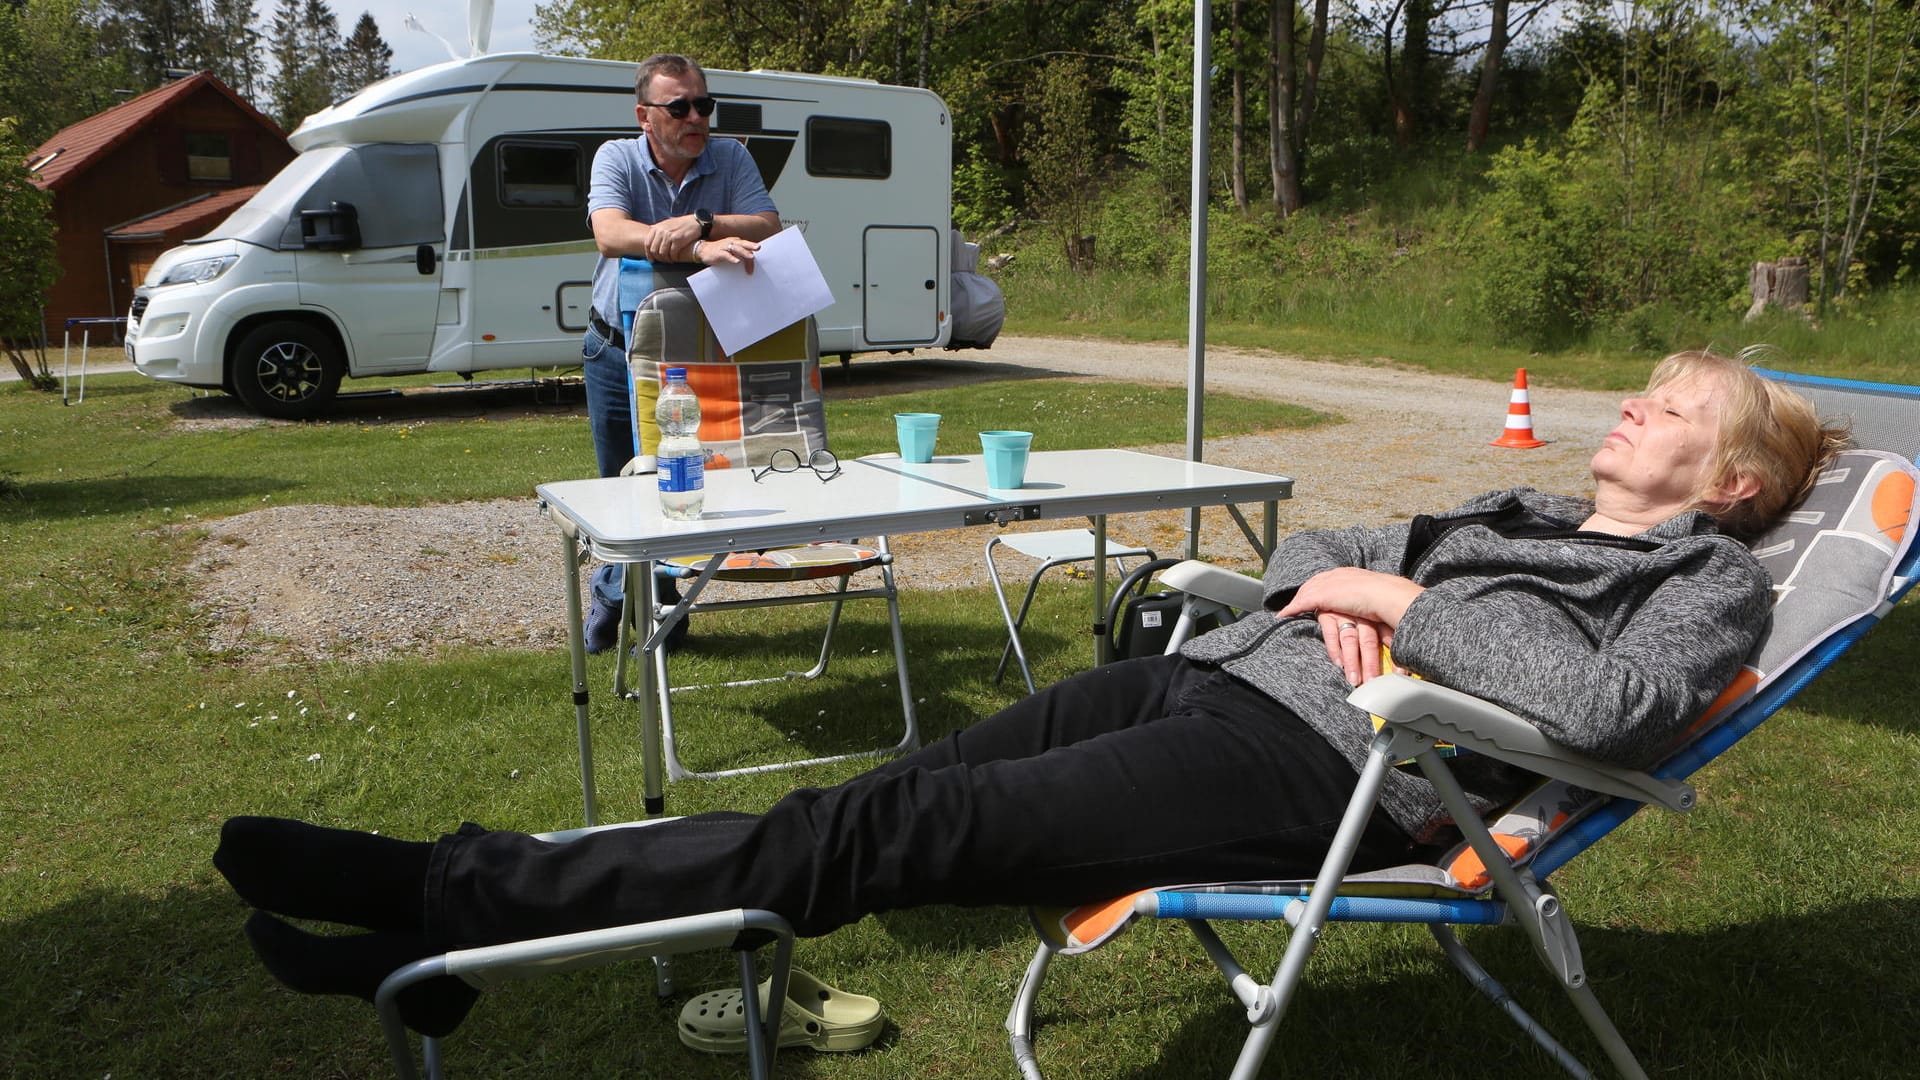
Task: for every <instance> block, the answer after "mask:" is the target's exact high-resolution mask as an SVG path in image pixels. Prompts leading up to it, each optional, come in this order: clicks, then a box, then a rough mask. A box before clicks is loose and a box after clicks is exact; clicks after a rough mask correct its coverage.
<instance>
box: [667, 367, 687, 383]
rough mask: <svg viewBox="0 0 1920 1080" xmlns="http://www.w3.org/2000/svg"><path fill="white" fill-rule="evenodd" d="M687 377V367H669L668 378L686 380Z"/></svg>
mask: <svg viewBox="0 0 1920 1080" xmlns="http://www.w3.org/2000/svg"><path fill="white" fill-rule="evenodd" d="M686 377H687V369H686V368H683V367H670V368H668V369H667V378H669V379H680V380H682V381H684V380H685V379H686Z"/></svg>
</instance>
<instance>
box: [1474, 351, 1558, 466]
mask: <svg viewBox="0 0 1920 1080" xmlns="http://www.w3.org/2000/svg"><path fill="white" fill-rule="evenodd" d="M1487 445H1489V446H1505V447H1508V448H1510V449H1513V450H1531V449H1533V448H1534V447H1536V446H1545V445H1547V444H1546V443H1544V442H1541V441H1540V440H1539V439H1536V438H1534V437H1533V410H1532V409H1531V408H1530V407H1529V406H1528V404H1527V369H1526V368H1519V369H1516V370H1515V371H1514V373H1513V396H1512V397H1510V398H1508V399H1507V427H1506V430H1504V431H1502V432H1501V433H1500V437H1499V438H1497V439H1495V440H1493V441H1492V442H1491V443H1488V444H1487Z"/></svg>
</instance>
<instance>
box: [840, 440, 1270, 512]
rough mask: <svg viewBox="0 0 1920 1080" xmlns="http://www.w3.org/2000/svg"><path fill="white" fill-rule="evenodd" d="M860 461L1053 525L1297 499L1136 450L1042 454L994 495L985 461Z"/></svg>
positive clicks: (882, 457)
mask: <svg viewBox="0 0 1920 1080" xmlns="http://www.w3.org/2000/svg"><path fill="white" fill-rule="evenodd" d="M860 460H861V461H862V462H866V463H869V464H872V465H876V466H878V467H880V468H882V469H886V470H888V471H889V472H897V473H902V474H905V475H907V476H917V477H920V478H921V479H923V480H928V481H931V482H933V483H936V484H940V485H942V486H944V487H949V488H954V489H958V490H962V491H973V492H979V493H980V494H981V495H983V496H984V497H985V498H987V499H989V500H991V501H994V502H999V503H1007V504H1013V505H1028V504H1039V506H1040V507H1041V513H1040V515H1039V516H1041V517H1049V518H1052V517H1080V516H1087V515H1098V514H1130V513H1136V512H1139V511H1144V510H1169V509H1184V508H1186V507H1191V506H1216V505H1221V504H1225V503H1247V502H1274V501H1277V500H1280V499H1286V498H1290V497H1291V496H1292V494H1293V479H1292V478H1291V477H1287V476H1273V475H1270V474H1267V473H1257V472H1248V471H1246V470H1245V469H1229V468H1226V467H1224V466H1221V465H1209V464H1207V463H1205V462H1201V461H1182V460H1180V459H1178V458H1166V457H1159V456H1157V455H1154V454H1143V453H1140V452H1139V451H1137V450H1037V451H1034V452H1033V453H1032V454H1030V455H1028V459H1027V475H1026V482H1025V483H1023V484H1021V485H1020V486H1019V487H1018V488H990V487H988V486H987V467H986V464H985V462H984V461H983V460H982V459H981V456H980V455H979V454H942V455H939V456H936V457H935V458H934V459H933V460H932V461H930V462H927V463H926V464H924V465H922V464H909V463H907V462H904V461H901V460H900V455H898V454H875V455H873V456H872V457H864V458H861V459H860Z"/></svg>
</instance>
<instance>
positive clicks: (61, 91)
mask: <svg viewBox="0 0 1920 1080" xmlns="http://www.w3.org/2000/svg"><path fill="white" fill-rule="evenodd" d="M101 11H102V8H101V6H100V4H99V0H24V2H20V3H0V103H4V104H0V108H4V109H6V110H7V112H8V113H9V114H10V115H11V117H12V119H13V121H14V122H15V125H16V127H15V136H16V137H17V138H18V139H19V140H20V141H21V142H22V143H25V144H26V145H27V146H28V147H33V146H37V145H39V144H40V143H41V141H43V140H45V139H46V138H47V137H48V136H50V135H52V134H53V133H54V132H56V131H58V130H60V129H61V128H63V127H66V126H67V125H68V124H71V123H73V122H75V121H76V120H82V119H85V118H86V117H88V116H91V115H93V114H94V113H96V112H99V111H100V110H102V109H105V108H107V107H108V106H110V105H112V104H113V103H114V101H115V98H114V95H113V90H114V88H115V87H124V86H126V85H127V83H126V82H125V76H126V73H125V70H124V68H123V67H122V65H121V63H120V58H119V55H118V54H117V53H113V52H111V51H110V50H108V49H107V48H106V46H105V44H104V42H103V40H102V35H101V23H102V15H101Z"/></svg>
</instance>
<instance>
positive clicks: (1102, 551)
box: [1093, 514, 1113, 667]
mask: <svg viewBox="0 0 1920 1080" xmlns="http://www.w3.org/2000/svg"><path fill="white" fill-rule="evenodd" d="M1111 629H1112V628H1111V627H1109V626H1108V625H1107V515H1105V514H1098V515H1095V516H1094V519H1093V666H1094V667H1100V666H1101V665H1103V664H1106V663H1107V662H1109V661H1111V660H1112V659H1113V657H1112V655H1110V650H1109V649H1108V648H1107V642H1108V640H1109V639H1110V637H1111V634H1110V631H1111Z"/></svg>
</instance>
